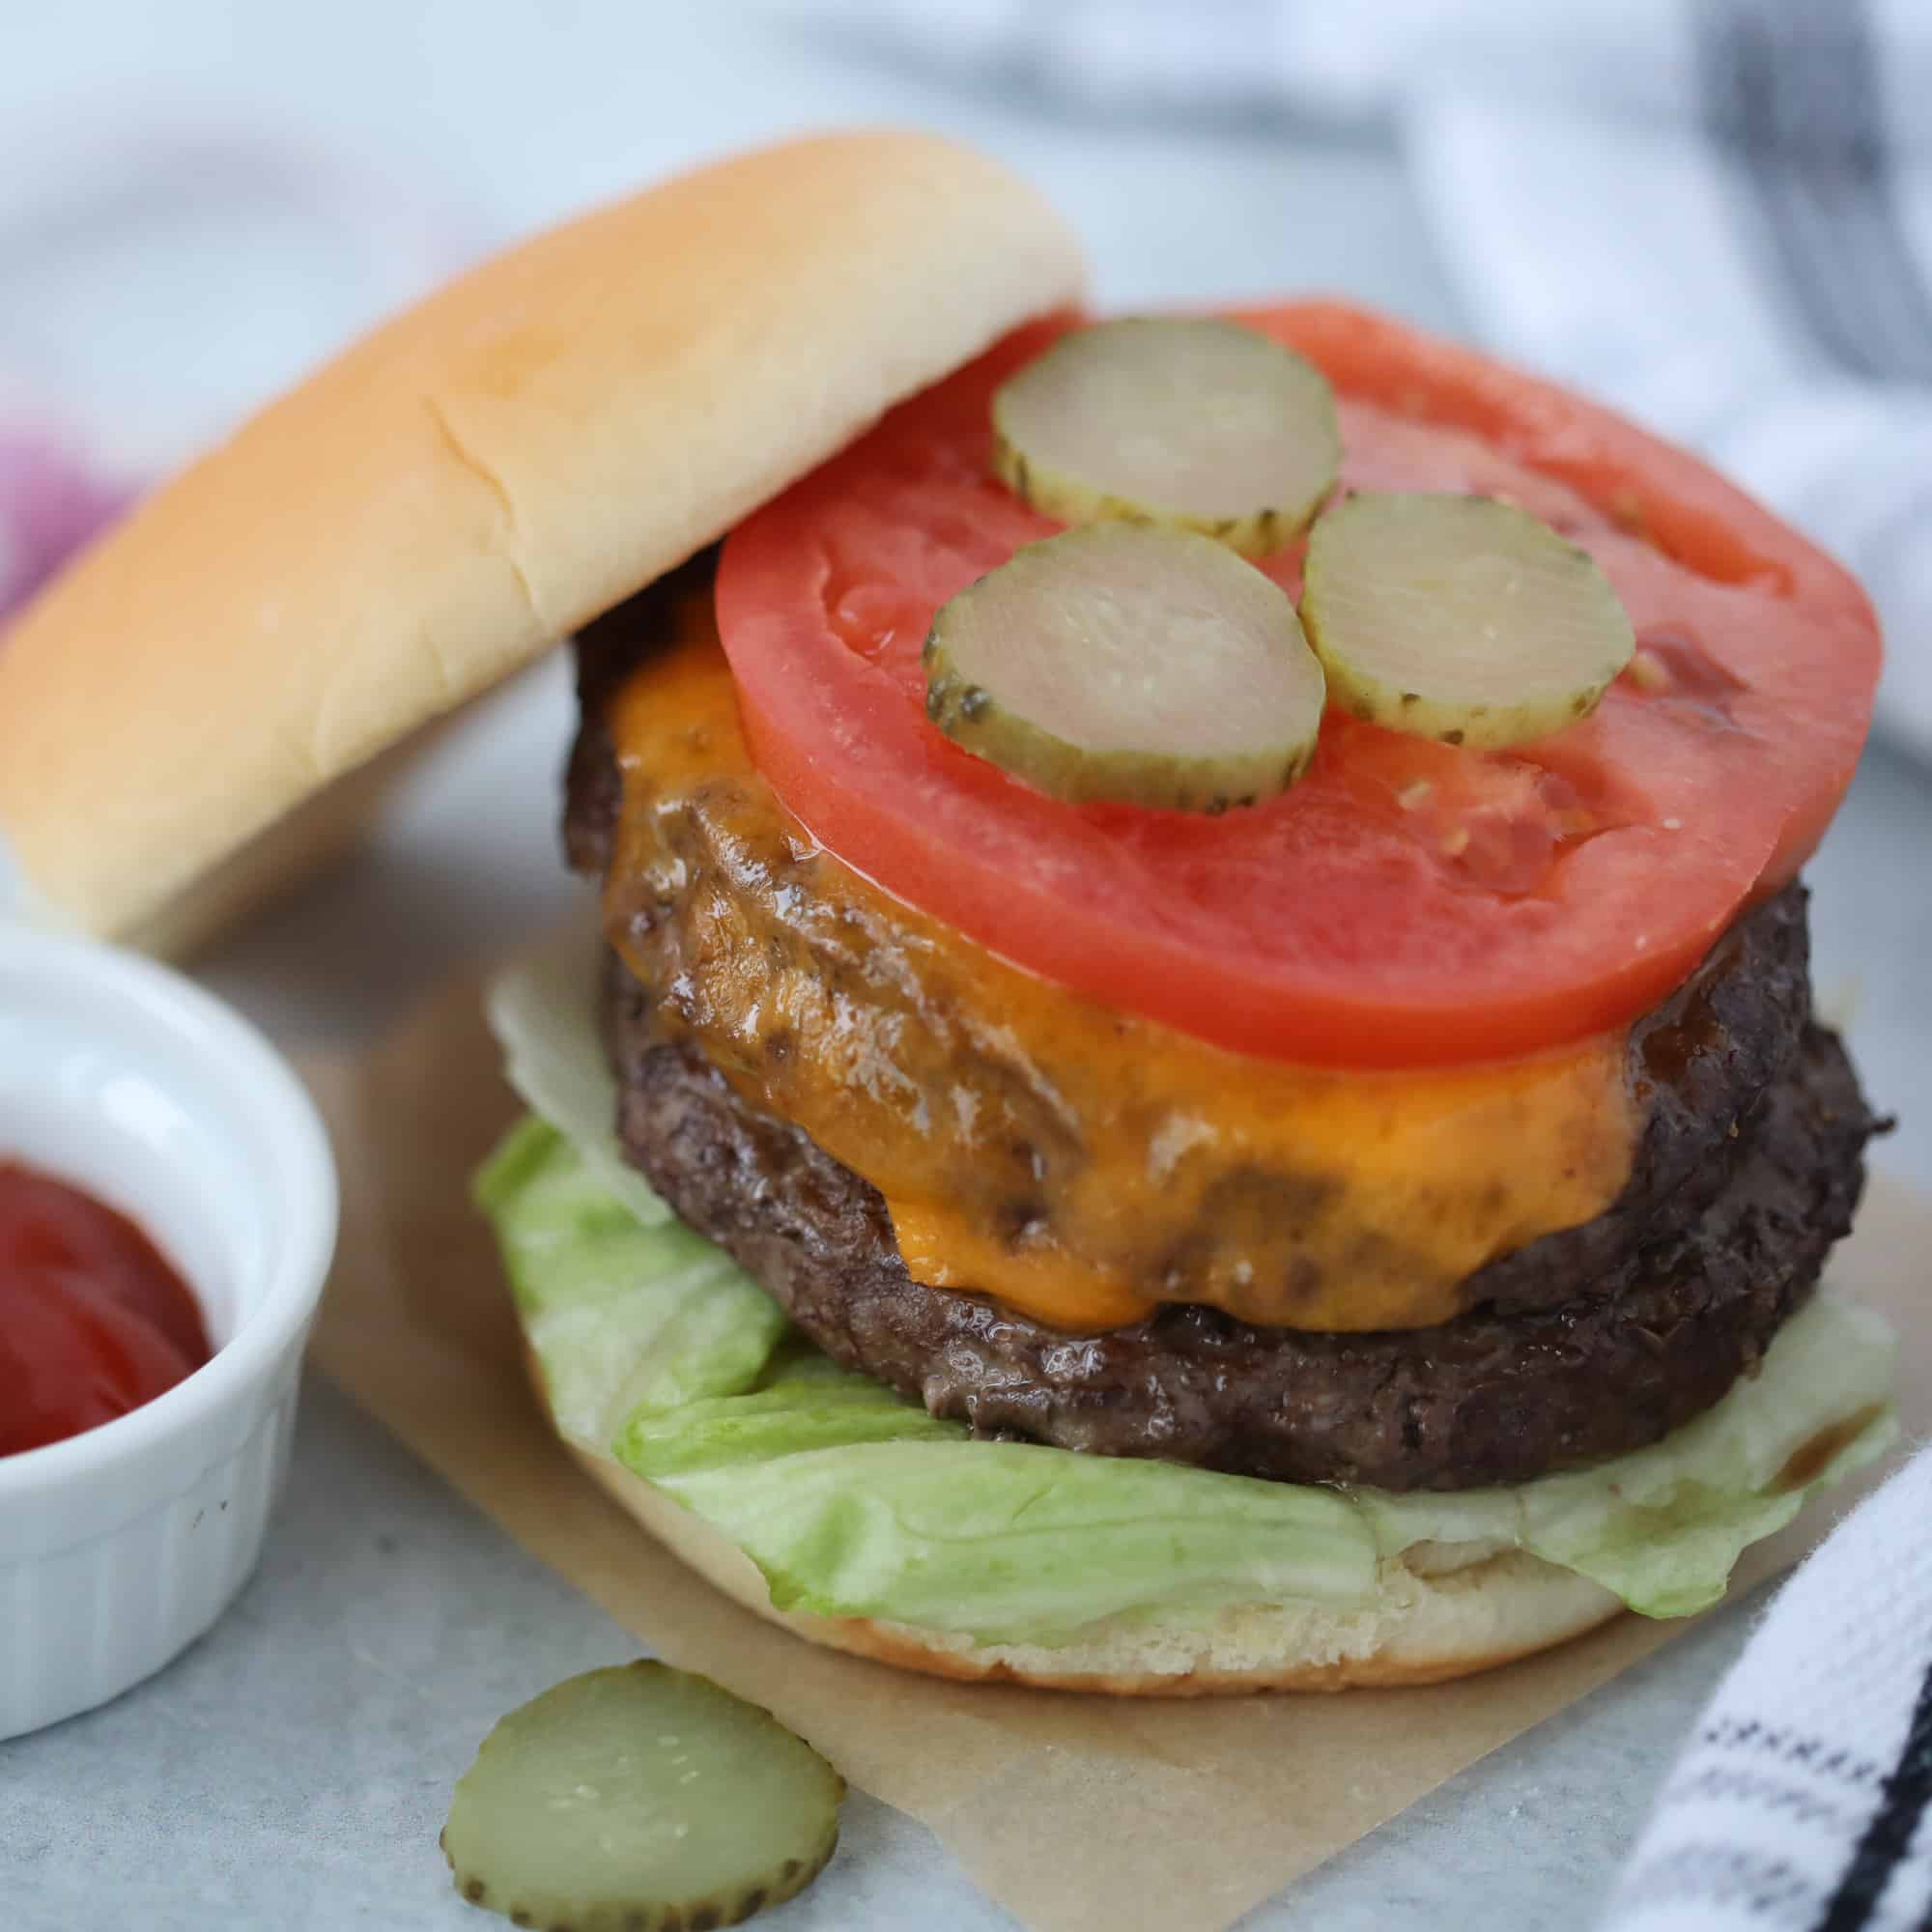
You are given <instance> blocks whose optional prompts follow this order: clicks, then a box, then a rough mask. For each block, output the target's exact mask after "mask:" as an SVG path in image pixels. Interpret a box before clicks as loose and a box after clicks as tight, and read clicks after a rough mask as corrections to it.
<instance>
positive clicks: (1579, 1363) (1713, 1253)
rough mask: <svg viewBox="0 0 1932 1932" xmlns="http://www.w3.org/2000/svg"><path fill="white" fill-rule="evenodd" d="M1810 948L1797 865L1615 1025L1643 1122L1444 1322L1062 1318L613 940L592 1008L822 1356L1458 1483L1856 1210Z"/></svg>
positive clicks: (599, 738)
mask: <svg viewBox="0 0 1932 1932" xmlns="http://www.w3.org/2000/svg"><path fill="white" fill-rule="evenodd" d="M643 628H644V627H641V626H637V627H633V626H626V627H625V631H624V648H622V649H621V650H607V651H600V650H598V649H597V648H596V647H595V644H594V642H593V645H592V648H591V649H590V650H589V651H587V652H586V654H585V660H584V677H583V681H582V682H583V696H584V700H585V724H584V728H583V731H582V736H581V738H580V741H579V745H578V748H577V752H576V754H575V756H574V757H573V760H572V767H571V775H570V785H569V811H568V825H567V837H568V843H569V846H570V850H571V854H572V858H573V861H574V863H576V864H577V865H579V866H580V867H582V869H585V870H592V871H602V870H604V869H606V868H607V867H609V865H610V863H611V827H612V824H613V822H614V817H615V810H616V804H617V775H616V771H615V767H614V762H613V759H612V756H611V747H610V744H609V741H608V737H607V735H606V733H605V731H604V729H603V727H602V722H601V710H602V702H603V699H604V697H605V696H606V695H607V694H608V692H609V691H610V690H611V688H612V687H613V684H614V682H615V679H616V677H617V676H618V675H619V674H621V671H622V670H623V669H624V668H628V665H629V663H630V662H632V661H634V660H635V656H636V649H637V643H636V640H637V639H638V637H639V631H640V630H641V629H643ZM670 916H672V917H675V908H672V909H671V913H670ZM1806 955H1807V943H1806V934H1805V924H1804V894H1803V892H1802V890H1801V889H1799V888H1797V887H1793V888H1790V889H1788V890H1787V891H1786V892H1784V893H1783V894H1781V895H1778V896H1777V897H1776V898H1774V899H1772V900H1770V901H1768V902H1767V903H1766V904H1765V905H1763V906H1760V907H1759V908H1757V909H1756V910H1755V911H1753V912H1752V913H1751V914H1750V915H1748V916H1747V918H1746V919H1744V920H1743V921H1741V922H1740V923H1739V924H1738V925H1737V926H1736V927H1735V928H1733V930H1732V931H1731V932H1730V933H1729V934H1728V935H1726V937H1725V938H1724V939H1723V940H1722V941H1720V943H1719V946H1718V947H1717V948H1716V949H1715V950H1714V952H1713V953H1712V955H1711V958H1710V959H1709V960H1708V961H1707V962H1706V965H1705V967H1704V968H1703V969H1702V970H1701V971H1700V972H1699V973H1698V974H1697V975H1696V976H1695V977H1694V978H1693V980H1691V981H1690V983H1689V984H1688V985H1687V986H1685V987H1684V988H1681V989H1680V990H1679V992H1678V993H1677V994H1675V995H1673V996H1672V998H1671V999H1670V1000H1669V1001H1666V1002H1665V1003H1664V1004H1663V1006H1662V1007H1660V1008H1659V1009H1657V1011H1656V1012H1655V1013H1653V1014H1651V1015H1650V1016H1648V1017H1647V1018H1646V1019H1645V1020H1644V1021H1642V1022H1640V1023H1639V1024H1638V1025H1637V1026H1636V1027H1635V1028H1634V1029H1633V1032H1632V1037H1631V1045H1630V1076H1631V1079H1632V1081H1633V1084H1634V1092H1635V1093H1636V1094H1637V1096H1638V1098H1639V1101H1640V1103H1641V1105H1642V1108H1643V1124H1642V1127H1641V1130H1640V1134H1639V1139H1638V1144H1637V1148H1636V1155H1635V1160H1634V1166H1633V1171H1632V1175H1631V1179H1630V1180H1629V1182H1628V1184H1627V1185H1626V1187H1625V1188H1624V1190H1623V1193H1622V1194H1621V1195H1620V1196H1619V1198H1618V1199H1617V1201H1616V1202H1615V1203H1614V1204H1613V1205H1612V1206H1611V1207H1610V1208H1608V1210H1607V1211H1605V1213H1603V1214H1601V1215H1599V1216H1597V1217H1596V1218H1595V1219H1594V1220H1592V1221H1589V1222H1587V1223H1585V1224H1584V1225H1583V1226H1581V1227H1579V1228H1573V1229H1566V1230H1563V1231H1561V1232H1559V1233H1555V1234H1551V1235H1547V1236H1543V1237H1542V1238H1541V1239H1538V1240H1535V1241H1532V1242H1530V1243H1528V1244H1527V1245H1526V1246H1524V1247H1522V1248H1520V1249H1519V1250H1517V1251H1516V1252H1515V1253H1513V1254H1510V1255H1506V1256H1503V1257H1502V1258H1500V1259H1499V1260H1497V1261H1495V1262H1492V1263H1491V1264H1489V1265H1488V1266H1487V1267H1485V1268H1484V1269H1482V1270H1480V1271H1479V1273H1478V1274H1477V1275H1475V1276H1472V1277H1471V1278H1470V1282H1469V1290H1470V1294H1469V1299H1470V1301H1471V1302H1473V1303H1476V1304H1477V1305H1476V1306H1474V1307H1472V1309H1471V1311H1470V1312H1469V1313H1467V1314H1465V1315H1463V1316H1460V1317H1458V1318H1457V1319H1456V1320H1455V1321H1450V1322H1447V1323H1445V1324H1443V1325H1441V1326H1437V1327H1432V1328H1423V1329H1413V1330H1405V1331H1384V1332H1380V1333H1375V1334H1356V1335H1331V1334H1317V1333H1311V1332H1305V1331H1299V1330H1294V1329H1288V1328H1278V1327H1259V1326H1255V1325H1251V1324H1249V1323H1245V1322H1242V1321H1238V1320H1236V1318H1234V1317H1231V1316H1228V1315H1225V1314H1223V1313H1221V1312H1219V1311H1216V1310H1212V1309H1207V1308H1201V1307H1192V1306H1179V1305H1173V1306H1168V1307H1164V1308H1161V1309H1160V1310H1158V1311H1157V1312H1156V1313H1154V1314H1153V1315H1152V1316H1151V1317H1150V1318H1148V1319H1146V1320H1144V1321H1138V1322H1136V1323H1134V1324H1133V1325H1132V1326H1128V1327H1122V1328H1114V1329H1109V1330H1106V1331H1104V1332H1102V1333H1097V1334H1093V1335H1069V1334H1067V1333H1065V1332H1063V1331H1061V1330H1059V1329H1055V1328H1050V1327H1047V1326H1045V1325H1043V1324H1041V1323H1039V1322H1037V1321H1033V1320H1031V1319H1030V1318H1028V1317H1025V1316H1023V1315H1020V1314H1017V1313H1015V1312H1013V1311H1011V1310H1009V1309H1008V1308H1005V1307H1003V1306H1000V1305H999V1304H997V1303H994V1302H991V1301H989V1300H986V1299H984V1298H981V1297H980V1296H976V1295H973V1294H969V1293H959V1292H956V1291H950V1290H945V1289H937V1288H929V1287H926V1286H924V1285H923V1284H920V1283H917V1282H915V1281H913V1280H912V1279H911V1277H910V1275H909V1274H908V1273H907V1270H906V1267H905V1264H904V1262H903V1261H902V1259H901V1257H900V1254H899V1249H898V1245H897V1240H896V1237H895V1234H894V1230H893V1225H892V1220H891V1217H890V1215H889V1213H888V1211H887V1208H886V1206H885V1203H884V1201H883V1200H882V1199H881V1197H880V1195H879V1194H878V1192H877V1190H876V1189H874V1188H873V1187H872V1186H871V1184H870V1183H869V1182H867V1181H866V1180H865V1179H862V1178H861V1177H860V1176H859V1175H857V1174H855V1173H854V1172H853V1171H852V1170H851V1169H849V1168H847V1167H845V1166H843V1165H841V1164H840V1163H839V1162H838V1160H836V1159H835V1158H833V1157H832V1156H831V1155H830V1154H828V1153H827V1152H826V1151H824V1150H823V1149H821V1148H819V1147H818V1146H816V1145H815V1144H814V1143H813V1142H812V1141H811V1140H810V1138H809V1137H808V1136H807V1135H806V1134H805V1133H804V1132H802V1131H801V1130H800V1129H798V1128H796V1127H794V1126H793V1125H791V1124H790V1123H789V1122H785V1121H782V1120H780V1119H778V1118H776V1117H774V1116H772V1115H770V1114H768V1113H766V1112H764V1111H762V1110H760V1109H759V1108H758V1107H757V1106H755V1105H754V1104H753V1102H751V1101H749V1100H747V1099H746V1098H744V1097H742V1096H741V1094H739V1093H737V1092H736V1091H734V1090H733V1089H732V1088H731V1087H730V1086H728V1085H727V1084H726V1082H725V1079H724V1077H723V1075H722V1074H721V1073H719V1071H718V1070H717V1069H716V1068H715V1067H714V1066H712V1065H710V1064H709V1063H708V1062H707V1061H706V1059H705V1057H704V1055H703V1053H702V1051H701V1050H700V1049H699V1048H698V1047H697V1046H696V1044H695V1043H694V1042H693V1041H691V1040H690V1039H688V1038H681V1037H674V1030H672V1029H668V1028H664V1027H660V1026H658V1025H656V1024H655V1023H654V1019H653V1014H652V1008H651V1002H650V999H649V996H648V993H647V991H646V990H645V989H644V988H643V987H642V986H640V985H639V983H638V982H637V981H636V980H634V979H632V978H631V976H630V975H629V973H628V972H627V971H626V970H625V968H624V967H623V966H622V965H621V964H620V963H619V962H618V961H617V960H616V958H615V957H614V955H613V956H612V958H611V969H610V980H609V988H608V1018H609V1028H610V1039H611V1052H612V1055H613V1058H614V1062H615V1065H616V1068H617V1072H618V1078H619V1083H620V1087H621V1090H622V1103H621V1117H620V1131H621V1134H622V1138H623V1140H624V1144H625V1147H626V1150H627V1151H628V1153H629V1155H630V1157H631V1158H632V1160H633V1161H634V1162H635V1163H636V1164H637V1165H638V1166H639V1169H640V1170H641V1171H642V1172H643V1173H644V1174H645V1175H647V1176H648V1177H649V1179H651V1181H652V1182H653V1184H654V1185H655V1186H656V1187H657V1188H658V1189H659V1191H660V1192H662V1193H663V1194H664V1196H665V1198H666V1199H667V1200H668V1202H669V1203H670V1204H671V1206H672V1207H673V1208H676V1210H677V1211H678V1213H679V1214H680V1215H681V1216H682V1217H683V1218H684V1219H685V1220H686V1221H687V1222H689V1223H690V1224H691V1225H692V1226H693V1227H695V1228H696V1229H698V1230H699V1231H700V1232H702V1233H704V1234H705V1235H707V1236H711V1237H712V1238H713V1239H715V1240H718V1241H719V1242H720V1243H721V1244H722V1245H724V1246H725V1248H726V1249H727V1250H729V1252H731V1253H732V1254H733V1255H734V1256H735V1257H736V1259H737V1260H738V1261H739V1262H740V1263H741V1264H743V1265H745V1266H746V1267H747V1268H748V1269H749V1270H750V1271H751V1272H752V1273H753V1275H754V1276H755V1277H756V1278H757V1279H758V1280H759V1281H760V1282H762V1283H763V1284H764V1286H765V1287H766V1288H767V1289H768V1290H769V1291H770V1292H771V1293H773V1294H774V1295H775V1296H777V1298H778V1299H779V1300H780V1301H781V1303H782V1304H783V1305H784V1306H785V1308H786V1309H787V1310H788V1311H789V1313H790V1314H791V1316H792V1318H793V1319H794V1321H797V1322H798V1324H799V1325H800V1327H801V1328H802V1329H804V1330H805V1332H806V1333H808V1334H809V1335H810V1337H811V1338H812V1339H813V1340H814V1341H815V1342H816V1343H817V1344H818V1345H819V1346H820V1347H822V1348H824V1349H825V1350H827V1352H828V1353H830V1354H832V1355H834V1356H835V1357H837V1358H838V1360H840V1361H841V1362H844V1363H846V1364H847V1365H849V1366H851V1367H854V1368H857V1369H860V1370H862V1371H864V1372H865V1373H867V1374H869V1375H871V1376H873V1377H875V1378H878V1379H880V1380H882V1381H886V1382H889V1383H891V1384H893V1385H894V1386H895V1387H896V1388H898V1389H900V1390H902V1391H903V1392H905V1393H906V1394H908V1395H911V1396H914V1397H917V1398H919V1399H921V1400H923V1401H924V1403H925V1404H926V1406H928V1407H929V1408H931V1409H932V1410H933V1411H934V1412H935V1413H939V1414H945V1415H952V1416H957V1417H960V1418H962V1419H964V1420H966V1421H967V1422H968V1423H970V1424H971V1425H972V1427H973V1428H974V1429H975V1430H976V1431H977V1432H978V1433H980V1434H982V1435H1013V1436H1021V1437H1027V1438H1031V1439H1035V1440H1039V1441H1046V1442H1054V1443H1059V1444H1061V1445H1063V1446H1065V1447H1070V1448H1077V1449H1083V1450H1089V1451H1093V1452H1095V1453H1100V1454H1108V1455H1144V1456H1157V1457H1161V1458H1164V1459H1167V1460H1170V1461H1176V1462H1187V1463H1200V1464H1202V1465H1204V1466H1208V1467H1212V1468H1219V1469H1228V1470H1234V1471H1237V1472H1240V1473H1245V1474H1253V1475H1260V1476H1266V1477H1273V1478H1277V1479H1281V1480H1288V1481H1298V1482H1308V1481H1344V1482H1362V1483H1370V1484H1374V1485H1377V1486H1379V1487H1382V1488H1387V1489H1416V1488H1435V1489H1460V1488H1468V1487H1474V1486H1478V1485H1482V1484H1486V1483H1499V1482H1518V1481H1523V1480H1527V1479H1529V1478H1531V1477H1534V1476H1537V1475H1540V1474H1543V1473H1545V1472H1546V1471H1548V1470H1549V1469H1553V1468H1560V1467H1564V1466H1568V1465H1570V1464H1573V1463H1579V1462H1583V1461H1587V1460H1590V1459H1593V1458H1597V1457H1601V1456H1607V1455H1613V1454H1617V1453H1620V1452H1622V1451H1625V1450H1629V1449H1633V1448H1636V1447H1640V1446H1642V1445H1643V1444H1645V1443H1648V1442H1651V1441H1655V1440H1656V1439H1658V1438H1659V1437H1660V1436H1662V1435H1664V1434H1666V1433H1667V1432H1668V1431H1669V1430H1671V1429H1673V1428H1675V1427H1677V1426H1678V1425H1679V1424H1680V1423H1682V1422H1684V1421H1687V1420H1688V1419H1690V1417H1691V1416H1693V1415H1695V1414H1697V1413H1698V1412H1699V1411H1700V1410H1702V1409H1703V1408H1705V1407H1708V1406H1710V1405H1711V1404H1712V1403H1713V1402H1715V1401H1717V1400H1718V1399H1719V1397H1720V1396H1721V1395H1722V1394H1723V1393H1724V1392H1725V1391H1726V1390H1727V1389H1728V1388H1729V1387H1730V1385H1731V1383H1732V1382H1733V1381H1734V1380H1735V1379H1736V1378H1737V1377H1738V1375H1739V1374H1741V1373H1743V1372H1746V1371H1747V1370H1748V1369H1749V1368H1750V1367H1751V1366H1752V1365H1753V1364H1754V1363H1755V1362H1756V1360H1757V1359H1758V1357H1759V1356H1760V1355H1761V1354H1762V1352H1763V1350H1764V1349H1765V1347H1766V1346H1767V1345H1768V1343H1769V1342H1770V1340H1771V1338H1772V1336H1773V1335H1774V1334H1775V1333H1776V1329H1777V1326H1778V1325H1779V1323H1780V1322H1781V1321H1783V1320H1784V1319H1785V1317H1786V1316H1787V1315H1789V1314H1790V1313H1791V1312H1792V1310H1793V1309H1794V1308H1795V1307H1796V1306H1797V1305H1798V1303H1799V1301H1800V1300H1802V1298H1803V1296H1804V1293H1806V1292H1807V1291H1808V1290H1809V1288H1810V1287H1811V1285H1812V1283H1813V1282H1814V1281H1815V1280H1816V1277H1817V1274H1818V1271H1819V1269H1820V1267H1821V1265H1822V1264H1823V1261H1824V1257H1825V1255H1826V1253H1827V1252H1828V1250H1829V1249H1830V1247H1831V1245H1832V1244H1833V1242H1834V1241H1835V1240H1837V1239H1838V1238H1839V1237H1840V1236H1842V1235H1843V1234H1844V1233H1845V1232H1846V1231H1847V1230H1848V1228H1849V1226H1850V1218H1851V1210H1852V1208H1853V1206H1854V1205H1855V1203H1856V1200H1857V1196H1858V1192H1859V1188H1860V1184H1861V1179H1862V1165H1861V1153H1862V1149H1863V1144H1864V1141H1865V1139H1866V1138H1867V1136H1868V1135H1869V1133H1870V1132H1871V1129H1872V1121H1871V1118H1870V1116H1869V1114H1868V1112H1867V1110H1866V1108H1865V1106H1864V1103H1863V1101H1862V1098H1861V1095H1860V1094H1859V1091H1858V1087H1857V1084H1856V1081H1855V1079H1854V1078H1853V1075H1852V1073H1851V1070H1850V1068H1849V1066H1848V1065H1847V1063H1846V1061H1845V1058H1844V1055H1843V1052H1842V1050H1841V1049H1840V1047H1839V1045H1838V1043H1837V1040H1836V1039H1835V1037H1833V1036H1832V1035H1830V1034H1828V1033H1826V1032H1825V1031H1823V1030H1822V1029H1820V1028H1818V1027H1816V1026H1815V1025H1813V1024H1812V1023H1811V1021H1810V1018H1809V1006H1810V988H1809V980H1808V973H1807V956H1806ZM668 1035H669V1036H672V1037H668Z"/></svg>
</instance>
